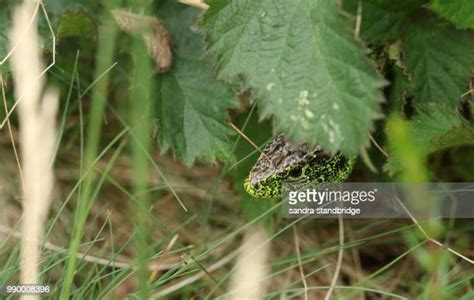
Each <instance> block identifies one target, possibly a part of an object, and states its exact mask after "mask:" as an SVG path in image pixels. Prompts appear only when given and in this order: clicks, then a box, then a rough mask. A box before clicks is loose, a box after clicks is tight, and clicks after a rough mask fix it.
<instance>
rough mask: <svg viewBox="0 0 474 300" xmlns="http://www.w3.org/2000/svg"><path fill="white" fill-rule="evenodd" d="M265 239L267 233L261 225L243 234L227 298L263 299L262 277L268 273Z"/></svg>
mask: <svg viewBox="0 0 474 300" xmlns="http://www.w3.org/2000/svg"><path fill="white" fill-rule="evenodd" d="M266 241H267V234H266V233H265V230H264V229H263V228H261V227H257V228H254V229H253V230H251V231H249V232H247V234H246V235H245V237H244V241H243V243H242V246H241V248H240V254H239V256H238V258H237V263H236V269H235V273H234V275H233V277H232V282H231V288H230V290H231V291H232V292H231V293H232V294H231V296H230V297H229V299H235V300H238V299H263V297H264V295H265V293H266V291H267V288H266V285H265V281H264V279H265V277H266V276H267V274H268V264H267V260H268V256H269V252H270V251H269V250H270V247H269V243H266Z"/></svg>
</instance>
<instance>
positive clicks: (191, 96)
mask: <svg viewBox="0 0 474 300" xmlns="http://www.w3.org/2000/svg"><path fill="white" fill-rule="evenodd" d="M168 3H170V1H168V2H167V5H165V6H164V7H162V8H161V9H160V13H161V15H163V18H162V20H163V22H164V23H165V25H166V27H167V28H168V29H169V30H170V31H171V36H172V37H173V42H174V45H175V47H176V49H177V51H176V53H175V57H174V58H173V68H172V70H171V71H170V72H168V73H165V74H162V75H159V80H158V81H159V83H158V94H159V99H158V103H157V118H158V122H159V142H160V145H161V147H162V150H163V151H165V150H167V149H169V148H172V149H173V151H174V153H175V154H176V155H177V156H178V157H179V158H181V159H182V160H183V161H184V162H185V163H186V164H187V165H192V164H193V163H194V161H195V160H196V159H197V158H203V159H207V160H211V161H212V160H214V159H215V158H216V157H217V158H220V159H222V160H227V159H229V157H230V156H231V155H232V154H231V153H230V152H231V145H230V143H229V140H228V135H229V134H232V133H233V131H232V130H230V129H229V126H228V125H227V124H226V123H225V120H226V118H227V113H226V110H227V109H228V108H229V107H235V106H236V97H235V95H234V93H233V92H232V90H231V88H230V87H229V86H228V85H226V84H224V83H223V82H220V81H217V80H216V79H215V78H214V77H213V71H212V67H211V65H210V64H209V63H208V62H207V61H206V60H204V59H203V53H202V52H201V51H200V49H203V44H202V37H200V36H199V35H198V34H196V33H194V32H192V31H191V29H190V27H191V25H192V24H193V23H194V22H195V21H196V18H197V16H198V11H197V10H195V9H193V8H190V7H187V6H184V5H181V4H176V3H172V4H169V5H168Z"/></svg>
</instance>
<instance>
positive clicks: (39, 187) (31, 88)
mask: <svg viewBox="0 0 474 300" xmlns="http://www.w3.org/2000/svg"><path fill="white" fill-rule="evenodd" d="M34 10H35V4H34V2H32V1H25V2H24V3H23V4H22V5H21V6H20V7H18V8H17V9H16V10H15V13H14V15H13V28H12V30H11V32H10V39H11V44H12V45H17V48H16V50H15V51H14V52H13V53H12V56H11V67H12V71H13V79H14V83H15V93H16V95H17V96H20V95H21V96H22V101H20V103H19V106H18V114H19V122H20V145H21V155H22V170H23V175H24V180H25V182H24V185H25V187H24V192H23V193H24V202H23V217H22V246H21V252H20V258H21V262H22V264H21V268H20V280H21V282H22V283H25V284H26V283H29V284H33V283H39V261H40V242H41V240H42V235H43V223H44V221H45V219H46V216H47V213H48V209H49V204H50V198H51V193H52V190H53V184H54V177H53V171H52V168H51V160H52V159H53V153H54V145H55V140H56V131H55V123H56V122H55V119H56V112H57V106H58V97H59V96H58V93H57V92H56V91H52V90H48V91H46V93H45V95H44V96H43V97H42V98H41V93H42V90H43V84H44V82H43V80H42V79H41V78H40V76H39V75H40V74H41V73H42V72H43V65H42V63H41V57H40V52H39V41H38V39H39V38H38V33H37V31H36V20H35V21H33V22H34V24H35V25H34V26H31V27H29V28H28V24H29V23H30V22H31V19H32V18H35V14H34ZM25 28H28V29H27V30H25ZM30 299H31V298H30Z"/></svg>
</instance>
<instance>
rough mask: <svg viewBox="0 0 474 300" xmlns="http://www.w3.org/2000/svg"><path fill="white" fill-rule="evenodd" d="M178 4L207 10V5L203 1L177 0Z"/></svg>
mask: <svg viewBox="0 0 474 300" xmlns="http://www.w3.org/2000/svg"><path fill="white" fill-rule="evenodd" d="M178 2H181V3H183V4H186V5H189V6H194V7H196V8H199V9H202V10H207V9H208V8H209V5H208V4H206V3H204V1H202V0H178Z"/></svg>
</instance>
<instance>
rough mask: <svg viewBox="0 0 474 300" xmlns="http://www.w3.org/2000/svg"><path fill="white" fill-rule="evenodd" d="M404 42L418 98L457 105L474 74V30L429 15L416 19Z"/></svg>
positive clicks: (415, 93)
mask: <svg viewBox="0 0 474 300" xmlns="http://www.w3.org/2000/svg"><path fill="white" fill-rule="evenodd" d="M403 43H404V49H405V56H406V59H405V65H406V67H407V68H408V70H409V72H410V73H411V74H412V82H413V85H414V91H413V95H414V97H415V101H416V102H417V103H429V102H436V103H440V104H445V105H447V106H450V107H456V106H457V105H458V104H459V103H460V101H461V95H462V94H463V93H464V92H466V91H467V90H468V78H469V77H471V76H473V75H474V73H473V68H474V39H473V36H472V34H471V33H469V32H466V31H460V30H456V29H454V28H452V27H450V26H448V25H447V24H444V23H443V22H440V21H439V19H435V18H430V19H428V20H423V21H420V22H418V23H413V24H412V25H411V26H410V30H407V31H406V34H405V35H404V36H403Z"/></svg>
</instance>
